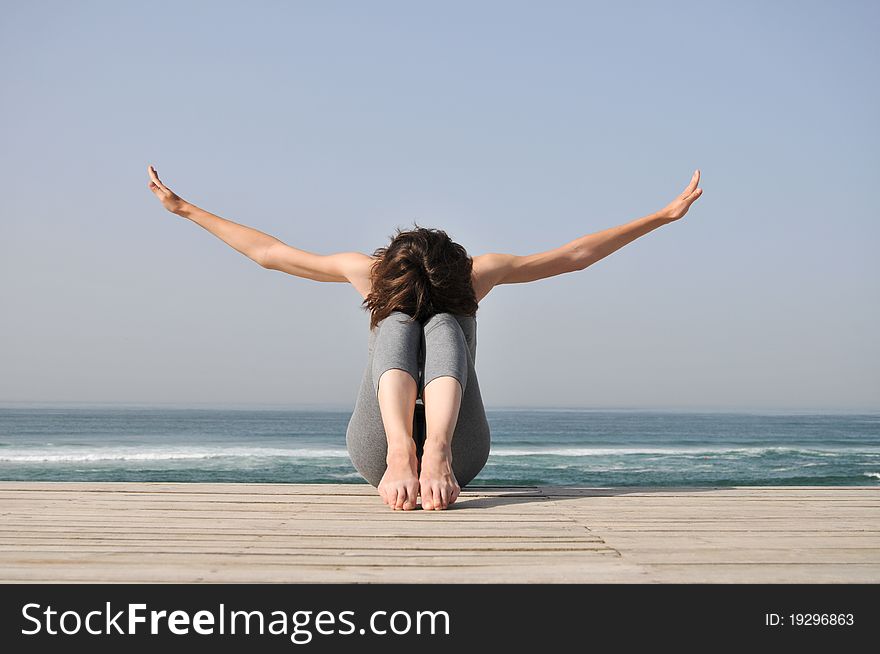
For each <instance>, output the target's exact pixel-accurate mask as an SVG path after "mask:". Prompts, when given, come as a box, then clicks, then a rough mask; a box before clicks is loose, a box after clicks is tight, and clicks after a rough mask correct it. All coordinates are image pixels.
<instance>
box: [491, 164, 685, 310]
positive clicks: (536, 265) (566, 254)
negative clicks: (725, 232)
mask: <svg viewBox="0 0 880 654" xmlns="http://www.w3.org/2000/svg"><path fill="white" fill-rule="evenodd" d="M699 182H700V171H699V170H697V171H696V172H694V175H693V177H692V178H691V181H690V184H688V186H687V188H685V190H684V191H683V192H682V193H681V194H679V196H678V197H676V198H675V200H673V201H672V202H670V203H669V204H668V205H667V206H666V207H664V208H663V209H661V210H660V211H658V212H656V213H652V214H649V215H647V216H644V217H643V218H638V219H636V220H633V221H630V222H628V223H625V224H623V225H619V226H617V227H611V228H609V229H605V230H602V231H600V232H595V233H593V234H587V235H586V236H581V237H580V238H576V239H574V240H573V241H570V242H568V243H566V244H565V245H562V246H560V247H558V248H555V249H553V250H548V251H546V252H539V253H538V254H530V255H526V256H518V255H514V254H498V253H489V254H484V255H480V256H478V257H474V278H475V283H474V287H475V291H476V293H477V296H478V298H479V297H485V295H486V294H487V293H488V292H489V290H491V288H492V287H494V286H497V285H499V284H518V283H523V282H533V281H536V280H538V279H545V278H547V277H553V276H554V275H561V274H563V273H568V272H574V271H577V270H583V269H584V268H586V267H587V266H590V265H592V264H594V263H596V262H597V261H599V260H601V259H604V258H605V257H607V256H608V255H609V254H611V253H612V252H615V251H617V250H619V249H620V248H622V247H623V246H624V245H626V244H628V243H631V242H632V241H634V240H636V239H637V238H638V237H640V236H644V235H645V234H647V233H648V232H651V231H653V230H655V229H657V228H658V227H660V226H661V225H666V224H667V223H670V222H673V221H675V220H678V219H679V218H681V217H682V216H684V215H685V214H686V213H687V211H688V209H689V208H690V206H691V205H692V204H693V203H694V202H695V201H696V199H697V198H698V197H700V195H701V194H702V192H703V189H701V188H697V185H698V184H699Z"/></svg>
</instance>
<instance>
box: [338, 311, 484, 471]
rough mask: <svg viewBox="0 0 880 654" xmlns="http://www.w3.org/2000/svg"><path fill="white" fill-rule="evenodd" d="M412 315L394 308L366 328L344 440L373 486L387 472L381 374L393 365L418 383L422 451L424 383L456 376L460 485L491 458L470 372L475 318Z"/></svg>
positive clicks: (455, 449)
mask: <svg viewBox="0 0 880 654" xmlns="http://www.w3.org/2000/svg"><path fill="white" fill-rule="evenodd" d="M409 319H410V316H409V315H408V314H406V313H403V312H400V311H395V312H393V313H391V314H390V315H389V316H388V317H387V318H384V319H383V320H381V321H380V322H379V324H378V325H376V327H375V328H374V329H371V330H370V336H369V342H368V358H369V361H368V363H367V367H366V370H365V371H364V375H363V379H362V380H361V385H360V391H359V393H358V398H357V402H356V403H355V408H354V412H353V413H352V416H351V419H350V420H349V423H348V429H347V430H346V434H345V442H346V445H347V447H348V454H349V456H350V457H351V462H352V463H353V464H354V467H355V469H357V471H358V472H359V473H360V474H361V475H362V476H363V477H364V479H366V480H367V481H368V482H369V483H371V484H372V485H373V486H378V485H379V482H380V481H381V480H382V475H384V474H385V454H386V452H387V450H388V440H387V438H386V435H385V427H384V425H383V423H382V413H381V411H380V409H379V378H380V377H381V376H382V373H383V372H385V371H386V370H389V369H391V368H399V369H401V370H405V371H407V372H408V373H409V374H410V375H412V378H413V379H414V380H415V382H416V388H417V398H416V405H415V410H414V413H413V432H412V433H413V439H415V441H416V452H417V454H418V456H419V457H421V455H422V448H423V445H424V442H425V405H424V398H423V393H424V389H425V386H426V385H427V384H428V382H430V381H432V380H434V379H436V378H437V377H440V376H443V375H449V376H452V377H455V378H456V379H457V380H458V382H459V383H460V384H461V387H462V398H461V407H460V408H459V412H458V420H457V422H456V425H455V431H454V432H453V436H452V472H453V473H454V474H455V478H456V480H457V481H458V483H459V485H460V486H461V487H462V488H464V486H465V485H466V484H467V483H469V482H470V481H471V480H472V479H473V478H474V477H476V476H477V473H479V472H480V470H482V469H483V466H484V465H486V460H487V459H488V458H489V440H490V439H489V423H488V422H487V420H486V412H485V410H484V407H483V398H482V396H481V395H480V385H479V383H478V382H477V375H476V372H475V371H474V360H475V358H476V353H477V319H476V317H474V316H462V315H458V314H453V313H438V314H435V315H433V316H431V318H429V319H428V320H426V321H425V323H424V325H422V324H419V322H417V321H416V322H412V323H409V322H407V321H408V320H409Z"/></svg>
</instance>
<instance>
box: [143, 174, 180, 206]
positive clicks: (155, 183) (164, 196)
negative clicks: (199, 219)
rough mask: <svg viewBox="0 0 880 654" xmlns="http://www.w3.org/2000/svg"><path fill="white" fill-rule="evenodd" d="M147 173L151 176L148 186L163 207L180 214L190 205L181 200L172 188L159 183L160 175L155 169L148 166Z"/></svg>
mask: <svg viewBox="0 0 880 654" xmlns="http://www.w3.org/2000/svg"><path fill="white" fill-rule="evenodd" d="M147 173H149V175H150V183H149V184H148V185H147V186H148V188H149V189H150V190H151V191H152V192H153V194H154V195H155V196H156V197H157V198H159V201H160V202H161V203H162V206H163V207H165V208H166V209H168V211H170V212H171V213H180V211H181V209H183V208H184V207H185V206H187V205H188V204H189V203H188V202H187V201H186V200H183V199H182V198H180V197H179V196H178V195H177V194H175V193H174V192H173V191H172V190H171V189H170V188H168V187H167V186H165V185H164V184H163V183H162V182H161V181H159V175H158V174H156V169H155V168H153V167H152V166H147Z"/></svg>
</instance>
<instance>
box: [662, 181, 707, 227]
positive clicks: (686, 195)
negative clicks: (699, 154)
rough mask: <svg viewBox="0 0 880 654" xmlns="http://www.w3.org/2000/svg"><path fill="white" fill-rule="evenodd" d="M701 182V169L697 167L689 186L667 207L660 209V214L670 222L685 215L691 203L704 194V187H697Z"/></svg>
mask: <svg viewBox="0 0 880 654" xmlns="http://www.w3.org/2000/svg"><path fill="white" fill-rule="evenodd" d="M699 183H700V171H699V169H697V170H696V171H694V176H693V177H691V182H690V184H688V185H687V188H686V189H685V190H684V191H682V192H681V194H679V196H678V197H677V198H675V199H674V200H673V201H672V202H670V203H669V204H668V205H666V207H664V208H663V209H662V210H661V211H660V215H661V216H663V217H664V218H665V219H666V220H668V221H669V222H672V221H673V220H678V219H679V218H681V217H682V216H684V215H685V214H686V213H687V212H688V209H690V208H691V205H692V204H693V203H694V202H696V200H697V198H698V197H700V196H701V195H702V194H703V189H701V188H698V187H697V185H698V184H699Z"/></svg>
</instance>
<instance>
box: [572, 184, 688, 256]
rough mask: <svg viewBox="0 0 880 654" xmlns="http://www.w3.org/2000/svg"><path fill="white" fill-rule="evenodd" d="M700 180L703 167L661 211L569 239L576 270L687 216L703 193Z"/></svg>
mask: <svg viewBox="0 0 880 654" xmlns="http://www.w3.org/2000/svg"><path fill="white" fill-rule="evenodd" d="M699 183H700V171H699V170H696V171H695V172H694V175H693V177H691V181H690V183H689V184H688V185H687V188H685V190H684V191H682V192H681V193H680V194H679V195H678V197H676V198H675V199H674V200H673V201H672V202H670V203H669V204H668V205H667V206H666V207H664V208H663V209H661V210H660V211H657V212H656V213H652V214H649V215H647V216H644V217H643V218H637V219H636V220H632V221H630V222H628V223H624V224H623V225H618V226H617V227H611V228H609V229H604V230H602V231H600V232H595V233H593V234H587V235H586V236H581V237H580V238H577V239H575V240H574V241H571V242H570V243H567V244H566V246H565V247H566V248H567V249H568V250H569V251H570V252H571V256H572V259H573V261H574V265H575V270H583V269H584V268H586V267H587V266H590V265H592V264H594V263H596V262H597V261H599V260H601V259H604V258H605V257H607V256H608V255H609V254H611V253H612V252H615V251H617V250H619V249H620V248H622V247H623V246H624V245H627V244H628V243H631V242H632V241H634V240H636V239H637V238H639V237H640V236H644V235H645V234H647V233H648V232H651V231H653V230H655V229H657V228H658V227H661V226H663V225H666V224H668V223H671V222H673V221H676V220H678V219H679V218H681V217H682V216H684V215H685V214H686V213H687V212H688V209H690V207H691V205H692V204H693V203H694V202H695V201H696V200H697V198H699V197H700V195H702V193H703V189H701V188H698V185H699Z"/></svg>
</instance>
